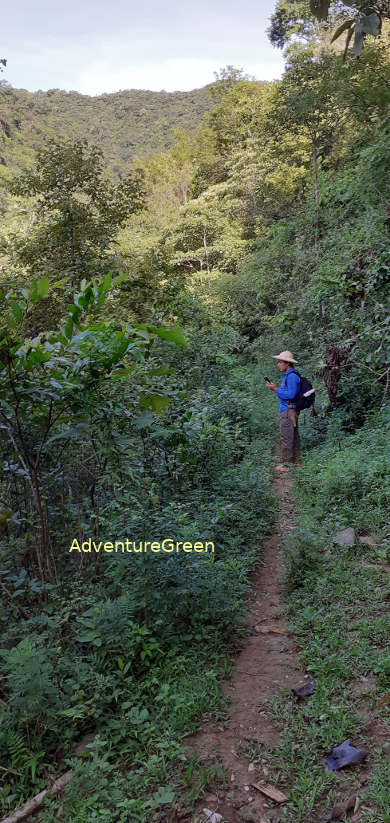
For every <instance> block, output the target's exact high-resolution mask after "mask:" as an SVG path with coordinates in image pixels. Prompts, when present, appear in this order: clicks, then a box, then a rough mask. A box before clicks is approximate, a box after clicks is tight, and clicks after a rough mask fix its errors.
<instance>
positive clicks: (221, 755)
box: [187, 474, 304, 823]
mask: <svg viewBox="0 0 390 823" xmlns="http://www.w3.org/2000/svg"><path fill="white" fill-rule="evenodd" d="M292 485H293V481H292V478H291V477H290V475H288V474H282V475H277V476H276V477H275V479H274V482H273V487H274V492H275V495H276V496H277V498H278V499H279V530H278V533H276V534H273V535H272V536H271V537H270V538H269V539H268V540H267V543H266V546H265V551H264V555H263V566H262V568H261V569H260V570H259V571H258V572H257V573H256V574H255V575H254V576H253V578H252V584H253V586H254V598H253V600H252V601H251V602H250V607H249V614H248V638H247V640H246V641H245V645H244V646H243V648H242V651H241V652H240V653H239V655H238V657H237V659H236V661H235V664H234V668H233V671H232V675H231V677H230V679H229V681H228V682H227V683H226V684H225V688H224V690H225V693H226V694H227V695H228V696H229V697H230V698H231V704H230V712H229V719H228V721H227V722H226V723H225V724H224V725H223V726H222V725H221V724H217V723H211V722H210V723H209V722H207V723H205V724H203V725H202V726H201V727H200V728H199V730H198V732H197V733H196V734H194V735H192V736H191V737H189V738H188V739H187V745H188V747H189V749H190V751H191V752H192V753H194V752H197V754H198V756H199V758H200V760H201V762H202V764H204V765H205V766H210V765H211V764H215V762H216V761H217V762H218V763H219V764H220V765H221V766H222V769H223V774H224V776H225V780H226V785H225V786H223V788H222V790H217V789H215V790H214V791H213V790H211V791H209V792H207V793H206V795H205V796H204V797H203V798H202V800H201V801H200V802H199V803H198V804H197V807H196V810H195V812H194V814H193V816H192V821H193V823H205V821H206V820H207V819H208V820H209V821H210V819H211V821H212V823H214V820H218V821H219V823H222V821H221V818H218V817H217V818H214V820H213V818H212V817H211V818H210V816H208V817H207V816H206V815H205V814H204V813H203V809H205V808H206V809H208V810H209V811H211V812H212V813H213V814H214V813H216V814H217V815H221V816H222V820H223V823H243V821H246V823H251V821H252V823H276V821H278V820H280V815H281V811H280V809H281V807H279V806H277V805H275V803H274V802H273V801H272V800H270V799H268V798H267V797H266V796H264V795H263V794H262V793H261V792H260V791H258V790H257V789H256V788H254V786H253V784H254V783H261V784H263V785H267V783H268V782H269V781H268V772H267V768H266V766H262V765H261V764H258V763H254V764H251V763H250V761H249V760H248V757H247V756H245V749H246V748H247V747H248V743H249V744H250V743H252V744H255V745H258V744H263V745H264V746H266V747H268V746H275V745H276V744H277V742H278V731H277V729H276V728H275V726H274V725H273V724H272V723H271V721H270V719H269V716H268V714H269V701H270V699H271V698H272V697H273V696H274V695H275V693H276V692H277V691H278V690H279V689H280V688H286V687H287V688H291V687H292V686H293V685H295V684H297V683H298V682H300V681H302V680H304V673H303V672H302V671H300V669H299V663H298V653H297V649H296V647H295V646H294V643H293V641H292V639H291V638H290V637H289V635H288V630H287V628H286V626H285V624H284V621H283V611H284V605H283V599H282V558H281V551H280V539H281V535H282V534H285V533H288V532H292V531H293V530H294V527H295V523H294V511H293V498H292Z"/></svg>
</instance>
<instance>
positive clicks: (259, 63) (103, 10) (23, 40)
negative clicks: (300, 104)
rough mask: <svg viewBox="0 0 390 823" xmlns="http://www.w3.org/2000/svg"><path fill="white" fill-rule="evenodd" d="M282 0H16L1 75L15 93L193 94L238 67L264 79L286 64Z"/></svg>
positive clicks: (7, 16) (1, 47)
mask: <svg viewBox="0 0 390 823" xmlns="http://www.w3.org/2000/svg"><path fill="white" fill-rule="evenodd" d="M275 4H276V0H241V2H239V0H196V2H193V3H189V2H187V3H186V2H184V0H182V2H179V0H149V1H148V2H145V0H137V2H134V0H106V1H105V2H102V0H62V2H61V3H60V2H58V0H17V2H16V1H15V0H14V2H7V3H6V4H5V5H4V7H3V8H2V12H1V36H0V38H1V39H0V57H5V58H6V59H7V61H8V64H7V70H6V72H5V74H4V75H2V76H3V78H4V77H5V79H6V80H8V81H9V83H11V85H12V86H14V87H15V88H25V89H29V90H30V91H36V90H37V89H45V90H46V89H52V88H60V89H66V90H68V91H69V90H71V89H73V90H77V91H79V92H82V93H83V94H91V95H95V94H102V93H103V92H112V91H118V90H120V89H152V90H155V91H160V90H161V89H165V91H176V90H189V89H193V88H199V87H200V86H204V85H206V83H212V82H213V80H214V75H213V72H214V71H218V70H219V69H220V68H221V67H223V66H226V65H228V64H232V65H234V66H237V67H239V68H241V67H243V68H244V69H245V71H246V72H247V73H249V74H251V75H254V76H255V77H256V78H257V79H258V80H272V79H274V78H276V77H280V75H281V73H282V70H283V61H282V57H281V54H280V52H279V51H278V50H277V49H274V48H273V47H272V46H271V44H270V43H269V41H268V39H267V35H266V28H267V26H268V23H269V17H270V15H271V14H272V11H273V9H274V7H275Z"/></svg>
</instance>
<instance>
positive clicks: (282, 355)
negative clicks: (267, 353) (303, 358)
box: [272, 351, 298, 363]
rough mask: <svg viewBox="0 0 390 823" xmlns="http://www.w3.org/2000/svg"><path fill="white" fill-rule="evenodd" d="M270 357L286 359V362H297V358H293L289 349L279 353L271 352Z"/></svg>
mask: <svg viewBox="0 0 390 823" xmlns="http://www.w3.org/2000/svg"><path fill="white" fill-rule="evenodd" d="M272 357H274V358H275V360H286V361H287V363H297V362H298V361H297V360H294V358H293V356H292V354H291V352H290V351H281V352H280V354H273V355H272Z"/></svg>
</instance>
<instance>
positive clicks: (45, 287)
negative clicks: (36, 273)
mask: <svg viewBox="0 0 390 823" xmlns="http://www.w3.org/2000/svg"><path fill="white" fill-rule="evenodd" d="M49 286H50V283H49V278H48V277H41V279H40V281H39V283H38V294H39V297H45V296H46V295H47V293H48V291H49Z"/></svg>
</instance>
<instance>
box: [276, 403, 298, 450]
mask: <svg viewBox="0 0 390 823" xmlns="http://www.w3.org/2000/svg"><path fill="white" fill-rule="evenodd" d="M292 417H294V419H295V420H296V426H294V423H293V420H292V419H291V418H292ZM280 439H281V441H282V459H283V463H299V461H300V445H301V442H300V438H299V431H298V415H297V413H296V411H295V409H291V410H290V412H288V411H282V412H280Z"/></svg>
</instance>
